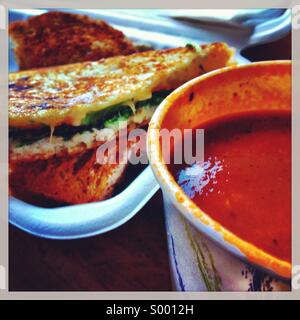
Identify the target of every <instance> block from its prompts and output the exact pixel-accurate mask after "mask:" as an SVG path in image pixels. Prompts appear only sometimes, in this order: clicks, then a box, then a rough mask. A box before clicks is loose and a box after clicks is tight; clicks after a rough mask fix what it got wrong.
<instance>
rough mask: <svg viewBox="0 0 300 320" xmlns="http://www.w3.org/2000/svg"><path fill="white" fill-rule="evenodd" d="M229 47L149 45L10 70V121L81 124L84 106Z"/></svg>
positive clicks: (181, 74)
mask: <svg viewBox="0 0 300 320" xmlns="http://www.w3.org/2000/svg"><path fill="white" fill-rule="evenodd" d="M233 52H234V51H233V49H232V48H229V47H228V46H227V45H226V44H224V43H214V44H210V45H206V46H202V48H199V51H198V50H195V49H194V48H191V47H184V48H176V49H168V50H157V51H147V52H142V53H137V54H132V55H130V56H118V57H113V58H107V59H102V60H100V61H96V62H84V63H78V64H70V65H65V66H59V67H52V68H43V69H37V70H31V71H23V72H17V73H13V74H10V76H9V121H10V126H12V127H19V128H20V127H23V128H29V127H31V128H32V127H38V126H40V125H41V124H46V125H48V126H57V125H60V124H62V123H64V124H69V125H80V124H81V122H82V119H83V118H84V117H85V115H86V114H87V113H88V112H92V111H97V110H101V109H104V108H107V107H110V106H112V105H116V104H119V103H124V101H129V100H144V99H147V98H149V97H150V96H151V94H152V93H153V92H155V91H160V90H170V89H174V88H176V87H178V86H180V85H181V84H183V83H184V82H186V81H188V80H190V79H192V78H194V77H196V76H199V75H201V74H203V73H205V72H208V71H211V70H214V69H216V68H220V67H224V66H226V65H228V64H230V63H231V59H232V55H233Z"/></svg>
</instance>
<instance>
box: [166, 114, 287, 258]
mask: <svg viewBox="0 0 300 320" xmlns="http://www.w3.org/2000/svg"><path fill="white" fill-rule="evenodd" d="M201 129H205V131H204V132H205V133H204V141H205V146H204V150H205V154H204V162H195V163H194V164H192V165H185V164H183V165H174V164H173V165H170V166H169V169H170V171H171V172H172V174H173V176H174V178H175V179H176V181H177V183H178V184H179V185H180V186H181V188H182V189H183V191H184V192H185V193H186V194H187V195H188V196H189V197H190V198H191V199H192V200H193V201H194V202H195V203H196V204H197V205H198V206H199V207H200V208H201V209H202V210H203V211H204V212H205V213H206V214H208V215H209V216H210V217H212V218H213V219H214V220H216V221H217V222H219V223H220V224H221V225H222V226H223V227H225V228H227V229H228V230H229V231H231V232H233V233H234V234H236V235H237V236H239V237H240V238H241V239H243V240H245V241H248V242H250V243H252V244H254V245H255V246H257V247H258V248H260V249H262V250H264V251H265V252H267V253H269V254H271V255H273V256H275V257H277V258H279V259H282V260H285V261H291V117H290V113H289V112H286V113H285V112H275V111H274V112H266V113H262V112H261V113H249V114H243V115H236V116H234V117H230V118H223V119H219V120H218V121H214V122H210V123H206V124H204V125H201Z"/></svg>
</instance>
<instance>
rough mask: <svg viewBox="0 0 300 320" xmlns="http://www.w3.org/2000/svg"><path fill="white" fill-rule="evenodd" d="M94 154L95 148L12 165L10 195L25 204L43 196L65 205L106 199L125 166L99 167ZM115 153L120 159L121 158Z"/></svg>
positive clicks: (117, 164)
mask: <svg viewBox="0 0 300 320" xmlns="http://www.w3.org/2000/svg"><path fill="white" fill-rule="evenodd" d="M133 147H134V143H129V144H128V149H129V152H130V150H132V148H133ZM96 152H97V148H95V149H91V150H85V151H83V152H82V153H79V154H75V155H65V156H63V157H57V156H54V157H52V158H50V159H48V160H37V161H32V162H18V163H11V174H10V176H9V184H10V189H11V192H12V193H13V194H14V195H17V196H19V197H21V198H23V199H26V200H27V201H28V200H29V201H30V199H31V198H34V197H37V196H38V197H40V196H42V197H45V198H47V199H51V200H54V201H55V202H59V203H60V202H61V203H68V204H79V203H87V202H93V201H100V200H104V199H107V198H108V197H110V196H111V195H112V193H113V190H114V188H115V186H116V185H117V184H118V183H119V182H120V181H121V180H122V178H123V177H124V174H125V170H126V167H127V165H128V164H124V163H116V164H99V163H98V162H97V161H96ZM117 152H118V153H117V154H118V156H119V157H123V156H124V155H122V154H120V153H119V150H117ZM33 181H34V183H32V182H33Z"/></svg>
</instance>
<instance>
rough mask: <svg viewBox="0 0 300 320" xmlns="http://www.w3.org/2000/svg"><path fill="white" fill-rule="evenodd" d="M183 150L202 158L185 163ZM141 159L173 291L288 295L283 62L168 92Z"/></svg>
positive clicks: (287, 67) (287, 71)
mask: <svg viewBox="0 0 300 320" xmlns="http://www.w3.org/2000/svg"><path fill="white" fill-rule="evenodd" d="M187 129H189V130H187ZM174 130H175V131H174ZM162 131H166V132H169V133H170V139H169V140H170V141H169V143H168V144H167V146H166V145H165V144H164V143H163V140H164V139H163V138H162V135H161V132H162ZM172 132H175V133H177V135H176V134H174V135H172ZM199 132H200V133H201V135H200V136H201V139H202V140H201V139H200V142H201V144H200V145H199V141H197V139H198V136H197V134H199ZM178 133H181V135H180V134H178ZM187 141H189V148H190V149H191V152H192V155H195V154H197V151H198V149H199V148H202V153H200V154H201V157H199V158H196V157H194V158H193V159H192V161H190V160H189V161H186V156H185V154H184V152H186V149H185V146H186V145H187V144H188V143H187ZM179 145H180V146H181V147H178V146H179ZM199 146H200V147H199ZM166 155H167V156H166ZM180 155H181V157H180ZM148 156H149V159H150V164H151V167H152V170H153V172H154V174H155V176H156V178H157V180H158V182H159V184H160V186H161V188H162V191H163V196H164V206H165V214H166V226H167V231H168V232H167V233H168V244H169V253H170V265H171V268H172V269H173V272H172V273H173V280H174V285H175V287H176V289H179V290H289V279H290V275H291V64H290V61H269V62H258V63H252V64H248V65H243V66H233V67H228V68H224V69H219V70H216V71H213V72H211V73H208V74H205V75H203V76H200V77H198V78H195V79H193V80H192V81H189V82H188V83H186V84H184V85H183V86H181V87H180V88H178V89H177V90H175V91H174V92H173V93H172V94H171V95H169V96H168V97H167V98H166V99H165V100H164V101H163V102H162V103H161V105H160V106H159V107H158V109H157V111H156V112H155V114H154V116H153V118H152V121H151V123H150V126H149V131H148ZM178 156H179V157H178ZM178 159H181V160H180V161H178ZM175 160H176V161H175Z"/></svg>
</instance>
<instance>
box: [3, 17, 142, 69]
mask: <svg viewBox="0 0 300 320" xmlns="http://www.w3.org/2000/svg"><path fill="white" fill-rule="evenodd" d="M9 34H10V36H11V38H12V39H13V41H14V44H15V54H16V57H17V60H18V63H19V67H20V69H21V70H25V69H33V68H39V67H48V66H55V65H62V64H68V63H75V62H82V61H95V60H99V59H101V58H107V57H112V56H116V55H127V54H130V53H133V52H135V51H136V49H135V48H134V46H133V44H132V43H131V42H130V41H129V40H128V39H127V38H126V37H125V36H124V34H123V33H122V32H121V31H119V30H116V29H114V28H113V27H111V26H110V25H109V24H107V23H106V22H104V21H102V20H94V19H92V18H90V17H88V16H84V15H79V14H72V13H67V12H59V11H51V12H47V13H45V14H42V15H39V16H34V17H31V18H29V19H28V20H25V21H16V22H13V23H11V24H10V27H9Z"/></svg>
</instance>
